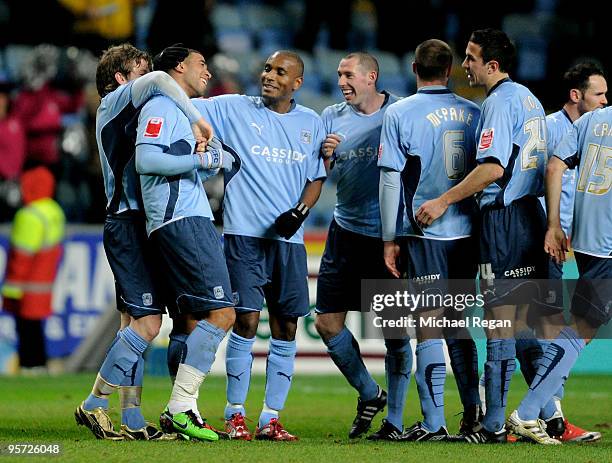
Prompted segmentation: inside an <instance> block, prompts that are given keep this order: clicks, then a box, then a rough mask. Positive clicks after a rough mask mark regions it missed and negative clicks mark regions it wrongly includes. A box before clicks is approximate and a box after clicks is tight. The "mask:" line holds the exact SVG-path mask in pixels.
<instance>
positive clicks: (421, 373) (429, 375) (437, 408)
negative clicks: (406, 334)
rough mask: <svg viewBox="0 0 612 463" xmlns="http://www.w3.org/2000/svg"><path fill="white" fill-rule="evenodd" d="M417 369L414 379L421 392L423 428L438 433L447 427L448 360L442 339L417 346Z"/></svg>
mask: <svg viewBox="0 0 612 463" xmlns="http://www.w3.org/2000/svg"><path fill="white" fill-rule="evenodd" d="M416 358H417V368H416V372H415V374H414V379H415V381H416V383H417V388H418V391H419V400H420V401H421V411H422V412H423V418H424V419H423V427H424V428H425V429H426V430H427V431H429V432H436V431H438V430H439V429H440V428H441V427H442V426H445V425H446V421H445V420H444V383H445V381H446V360H445V358H444V347H443V343H442V340H441V339H428V340H427V341H423V342H420V343H418V344H417V347H416Z"/></svg>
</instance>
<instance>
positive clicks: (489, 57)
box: [470, 28, 516, 72]
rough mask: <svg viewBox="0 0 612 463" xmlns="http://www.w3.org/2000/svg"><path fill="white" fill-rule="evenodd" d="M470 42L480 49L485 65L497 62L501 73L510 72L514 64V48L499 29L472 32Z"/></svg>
mask: <svg viewBox="0 0 612 463" xmlns="http://www.w3.org/2000/svg"><path fill="white" fill-rule="evenodd" d="M470 42H473V43H475V44H476V45H479V46H480V48H481V49H482V59H483V61H484V62H485V63H487V62H489V61H493V60H495V61H497V62H498V63H499V70H500V71H501V72H511V71H512V70H513V69H514V66H515V64H516V47H515V46H514V44H513V43H512V41H511V40H510V38H509V37H508V36H507V35H506V33H505V32H504V31H500V30H499V29H490V28H489V29H479V30H477V31H474V32H472V35H471V37H470Z"/></svg>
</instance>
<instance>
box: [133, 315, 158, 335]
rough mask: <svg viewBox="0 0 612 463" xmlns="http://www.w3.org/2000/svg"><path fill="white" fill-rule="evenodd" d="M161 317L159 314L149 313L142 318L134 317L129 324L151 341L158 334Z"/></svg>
mask: <svg viewBox="0 0 612 463" xmlns="http://www.w3.org/2000/svg"><path fill="white" fill-rule="evenodd" d="M161 324H162V319H161V315H149V316H145V317H142V318H138V319H134V320H133V321H132V323H131V324H130V326H132V328H133V329H134V330H135V331H136V332H137V333H138V334H139V335H140V336H142V337H143V338H144V339H146V340H147V341H148V342H151V341H153V339H155V337H156V336H157V335H158V334H159V330H160V328H161Z"/></svg>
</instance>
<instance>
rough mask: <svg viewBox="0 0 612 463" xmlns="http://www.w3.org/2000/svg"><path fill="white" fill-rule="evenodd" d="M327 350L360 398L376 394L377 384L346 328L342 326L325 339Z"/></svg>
mask: <svg viewBox="0 0 612 463" xmlns="http://www.w3.org/2000/svg"><path fill="white" fill-rule="evenodd" d="M327 352H328V353H329V356H330V357H331V359H332V360H333V361H334V363H335V364H336V366H337V367H338V369H339V370H340V372H341V373H342V374H343V375H344V377H345V378H346V379H347V380H348V382H349V384H350V385H351V386H353V387H354V388H355V389H356V390H357V392H359V397H360V398H361V400H372V399H373V398H375V397H376V396H377V394H378V385H377V384H376V381H374V378H372V375H370V373H369V372H368V370H367V368H366V366H365V364H364V363H363V360H362V359H361V351H360V350H359V344H358V343H357V340H356V339H355V338H354V337H353V334H352V333H351V332H350V331H349V329H348V328H346V327H344V328H342V331H340V333H338V334H337V335H336V336H334V337H333V338H330V339H329V340H328V341H327Z"/></svg>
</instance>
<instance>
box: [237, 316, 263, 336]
mask: <svg viewBox="0 0 612 463" xmlns="http://www.w3.org/2000/svg"><path fill="white" fill-rule="evenodd" d="M258 325H259V312H246V313H244V312H243V313H240V312H239V313H238V314H237V315H236V321H235V322H234V333H236V334H237V335H238V336H241V337H243V338H246V339H251V338H253V337H255V335H256V334H257V326H258Z"/></svg>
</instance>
